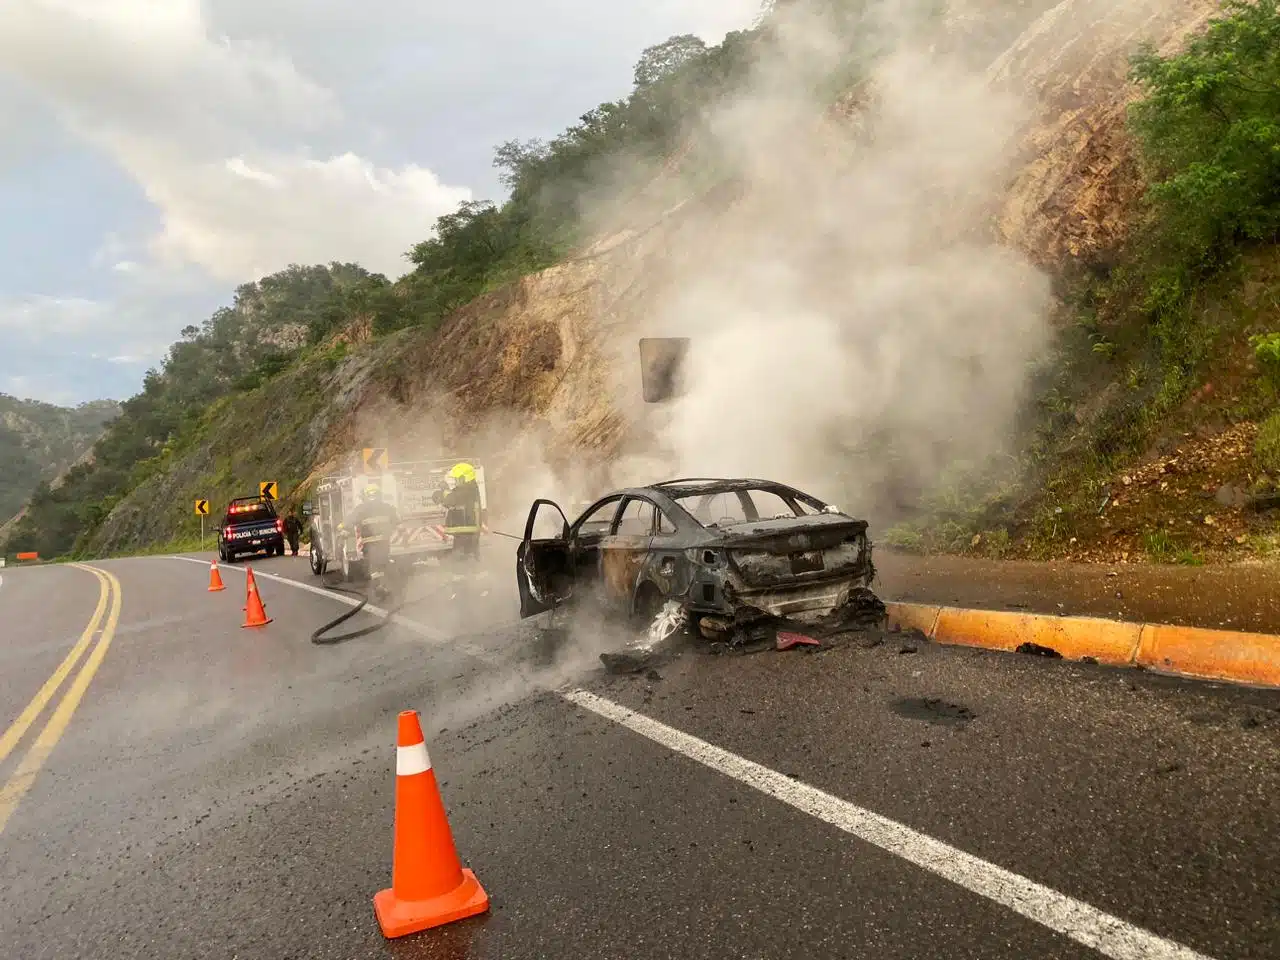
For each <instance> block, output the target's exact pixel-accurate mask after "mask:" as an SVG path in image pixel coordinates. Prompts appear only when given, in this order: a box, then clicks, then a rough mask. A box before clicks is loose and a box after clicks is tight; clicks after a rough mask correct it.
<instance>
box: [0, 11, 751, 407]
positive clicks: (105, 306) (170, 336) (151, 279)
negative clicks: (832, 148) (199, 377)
mask: <svg viewBox="0 0 1280 960" xmlns="http://www.w3.org/2000/svg"><path fill="white" fill-rule="evenodd" d="M759 7H760V0H694V2H691V0H609V2H608V3H600V2H599V0H534V2H528V0H523V2H520V0H470V2H468V3H462V4H447V5H441V4H435V3H423V2H421V0H203V2H201V0H4V2H3V3H2V4H0V250H3V251H4V255H3V256H0V392H3V393H9V394H13V395H16V396H20V397H29V398H32V399H38V400H44V401H47V402H51V403H59V404H75V403H81V402H85V401H89V400H95V399H100V398H104V397H109V398H112V399H124V398H125V397H128V396H130V395H132V394H134V393H136V392H137V390H138V389H139V388H140V386H141V382H142V377H143V375H144V373H145V372H146V370H147V369H148V368H150V367H154V366H157V365H158V364H159V363H160V362H161V361H162V360H163V358H164V355H165V352H166V351H167V349H168V346H169V344H171V343H172V342H173V341H174V340H176V339H177V338H178V331H179V330H181V329H182V328H183V327H184V326H186V325H187V324H190V323H195V324H199V323H200V322H201V321H202V320H203V319H205V318H206V317H207V316H209V314H210V313H212V312H213V311H214V309H216V308H217V307H218V306H220V305H223V304H226V303H229V302H230V301H231V296H232V293H233V291H234V289H235V287H236V286H237V285H238V284H240V283H243V282H245V281H248V280H253V279H256V278H257V277H260V276H263V275H265V274H268V273H272V272H274V271H276V270H279V269H281V268H283V267H286V266H288V265H289V264H290V263H327V262H329V261H332V260H341V261H356V262H358V263H361V264H362V265H364V266H365V267H368V268H369V269H372V270H375V271H378V272H382V273H385V274H387V275H388V276H390V277H393V278H394V277H398V276H400V275H401V274H403V273H404V272H406V270H407V269H408V266H409V264H408V262H407V261H406V260H405V259H404V253H405V251H407V250H408V249H409V248H410V247H412V246H413V245H414V244H415V243H417V242H418V241H420V240H423V239H425V238H426V237H427V236H428V235H429V233H430V230H431V227H432V225H433V224H434V222H435V218H436V217H438V216H439V215H441V214H442V213H447V212H449V211H450V210H452V209H454V208H455V207H456V206H457V205H458V203H460V202H461V201H463V200H468V199H489V198H499V199H500V198H501V188H500V186H499V184H498V181H497V177H496V176H495V171H494V170H493V168H492V157H493V149H494V147H496V146H497V145H498V144H500V143H502V142H504V141H506V140H510V139H521V140H524V139H529V138H532V137H550V136H554V135H555V134H557V133H559V132H560V131H561V130H563V129H564V128H565V127H566V126H568V125H570V124H571V123H573V122H574V121H575V120H576V119H577V118H578V117H579V116H580V115H581V114H583V113H585V112H586V111H587V110H589V109H590V108H592V107H593V106H595V105H596V104H597V103H600V102H601V101H604V100H609V99H615V98H618V97H622V96H625V95H626V94H627V93H628V92H629V90H630V86H631V74H632V67H633V65H634V64H635V62H636V60H637V59H638V58H639V56H640V53H641V52H642V51H643V50H644V48H645V47H647V46H650V45H652V44H654V43H658V42H661V41H662V40H664V39H666V38H667V37H669V36H672V35H674V34H679V33H696V34H698V35H699V36H701V37H702V38H703V39H705V40H707V41H708V42H709V43H716V42H719V40H720V39H721V38H722V37H723V36H724V34H725V32H726V31H729V30H735V29H742V28H745V27H747V26H749V25H750V23H751V21H752V20H753V19H754V17H755V15H756V13H757V11H758V10H759ZM606 9H607V11H608V12H607V13H606V12H605V10H606Z"/></svg>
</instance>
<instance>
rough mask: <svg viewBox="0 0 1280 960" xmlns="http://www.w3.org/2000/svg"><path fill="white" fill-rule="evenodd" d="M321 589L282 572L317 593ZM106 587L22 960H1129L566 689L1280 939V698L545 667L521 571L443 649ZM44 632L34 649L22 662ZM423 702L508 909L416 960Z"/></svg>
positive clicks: (465, 614)
mask: <svg viewBox="0 0 1280 960" xmlns="http://www.w3.org/2000/svg"><path fill="white" fill-rule="evenodd" d="M304 563H305V561H303V560H300V559H299V560H293V559H292V558H283V559H277V560H272V561H267V562H263V563H261V564H259V565H255V570H256V571H257V572H259V573H263V574H270V575H271V576H282V577H286V578H295V579H299V580H304V581H305V580H309V579H310V578H309V576H308V575H306V574H304V573H303V565H304ZM502 565H503V564H502V562H501V561H499V562H498V563H497V564H496V566H497V567H498V569H499V571H500V569H501V567H502ZM96 566H99V567H101V568H102V569H105V570H109V571H111V572H113V573H115V574H116V576H118V577H119V579H120V582H121V584H122V595H123V600H124V602H123V615H122V617H121V620H120V625H119V628H118V631H117V638H116V640H115V642H114V645H113V646H112V648H111V650H110V652H109V655H108V656H107V657H106V658H105V660H104V661H103V664H102V666H101V669H100V670H99V672H98V674H97V675H96V677H95V678H94V680H93V682H92V684H91V685H90V687H89V689H88V692H87V693H86V696H85V699H84V701H83V703H82V704H81V706H80V709H79V710H78V711H77V713H76V715H75V717H74V719H73V721H72V723H71V724H70V726H69V728H68V731H67V733H66V734H65V736H64V737H63V738H62V740H61V742H60V743H59V744H58V746H57V748H56V750H55V751H54V752H53V754H52V755H51V756H50V758H49V761H48V763H47V765H46V767H45V769H44V770H43V771H42V773H41V776H40V777H39V778H38V780H37V782H36V784H35V785H34V786H33V788H32V790H31V792H30V794H29V795H28V797H27V798H26V799H25V800H24V801H23V803H22V805H21V806H20V807H19V809H18V810H17V811H16V813H15V814H14V816H13V819H12V820H11V822H10V824H9V826H8V828H7V829H6V830H5V832H4V833H3V834H0V851H3V857H2V859H0V946H4V947H6V949H5V950H4V951H3V952H4V954H5V955H13V956H21V957H82V956H83V957H91V956H100V955H106V954H108V953H109V954H110V955H112V956H116V957H162V956H163V957H227V956H237V955H238V956H243V957H308V958H324V957H335V958H338V957H342V958H354V957H384V956H390V957H419V956H422V957H436V956H439V957H538V956H565V957H569V956H591V957H638V958H646V957H671V956H682V957H683V956H688V957H730V956H732V957H766V956H767V957H828V956H836V957H841V956H847V957H922V956H947V957H969V956H973V957H979V956H981V957H1023V956H1036V957H1088V956H1099V955H1100V954H1099V953H1096V952H1094V951H1091V950H1088V949H1086V948H1085V947H1083V946H1081V945H1079V944H1078V943H1074V942H1072V941H1070V940H1069V939H1067V938H1065V937H1063V936H1062V935H1060V934H1056V933H1052V932H1050V931H1049V930H1048V929H1046V928H1045V927H1044V926H1043V925H1041V924H1039V923H1036V922H1033V921H1032V920H1029V919H1027V918H1026V917H1024V916H1019V915H1018V914H1016V913H1014V912H1012V911H1011V910H1009V909H1007V908H1006V907H1004V906H1000V905H998V904H996V903H993V902H991V900H990V899H988V898H986V897H983V896H981V895H979V894H976V893H974V892H972V891H971V890H968V889H965V888H963V887H962V886H958V885H956V884H954V883H951V882H948V881H947V880H944V879H942V878H940V877H939V876H937V875H936V874H935V873H933V872H930V871H928V870H924V869H921V868H920V867H918V866H915V865H913V864H911V863H908V862H906V861H905V860H903V859H902V858H901V857H899V856H895V855H893V854H891V853H888V852H886V851H884V850H882V849H879V848H877V847H875V846H872V845H870V844H868V843H865V842H864V841H862V840H860V839H857V838H855V837H854V836H850V835H849V834H848V833H846V832H842V831H841V830H840V829H838V828H837V827H835V826H832V825H831V824H830V823H827V822H824V821H822V820H821V819H818V818H815V817H814V816H811V815H809V814H806V813H803V812H801V811H799V810H797V809H795V808H794V807H792V806H788V805H786V804H784V803H782V802H780V801H779V800H777V799H774V798H772V797H770V796H766V795H765V794H764V793H762V792H761V791H760V790H759V789H756V788H754V787H752V786H750V785H748V784H746V783H743V782H740V781H739V780H735V779H733V778H732V777H728V776H725V775H724V774H723V773H719V772H716V771H714V770H712V769H709V768H708V767H707V766H706V765H705V764H704V763H700V762H697V761H696V760H694V759H690V758H689V757H688V756H684V755H681V754H680V753H679V752H677V751H673V750H672V749H670V748H669V747H667V746H663V745H662V744H660V743H657V742H654V740H652V739H649V738H647V737H646V736H642V735H638V734H637V733H636V732H633V731H632V730H629V729H624V728H623V727H622V726H619V725H618V724H617V723H614V722H611V721H609V720H607V719H604V718H602V717H600V716H598V715H596V714H594V713H591V712H589V711H586V710H584V709H582V708H581V707H580V706H578V705H576V704H573V703H570V702H567V701H566V700H565V699H564V698H562V697H560V696H557V695H555V694H552V693H546V692H541V691H540V689H539V686H540V685H541V684H546V683H553V682H556V683H558V682H560V681H564V680H566V679H575V678H576V679H577V680H578V681H579V682H580V683H581V684H583V685H585V687H586V688H587V689H589V690H591V691H593V692H594V693H596V694H599V695H601V696H603V697H605V698H607V699H608V701H609V702H610V703H616V704H620V705H624V706H627V707H630V708H632V709H634V710H636V711H638V713H639V714H640V715H642V716H644V717H652V718H655V719H656V720H658V721H661V722H663V723H665V724H667V725H669V726H670V727H672V728H675V729H677V730H681V731H685V732H687V733H690V734H693V735H695V736H697V737H699V738H702V740H704V741H706V742H707V743H708V744H712V745H717V746H719V747H722V748H725V749H727V750H730V751H733V752H734V753H735V754H737V755H739V756H741V757H743V758H747V759H749V760H753V761H757V762H758V763H760V764H763V765H764V766H766V767H768V768H769V769H770V770H773V771H777V772H778V773H781V774H787V775H791V776H794V777H795V778H796V782H797V783H799V784H812V785H814V786H817V787H820V788H822V789H823V790H826V791H828V792H829V793H831V794H832V795H834V797H837V798H841V799H843V800H845V801H850V802H852V803H854V804H859V805H861V806H862V807H864V808H866V809H868V810H871V811H875V812H878V813H881V814H884V815H887V816H890V817H893V818H895V819H897V820H899V821H901V822H902V823H904V824H907V825H909V826H911V827H914V828H915V829H917V830H919V831H922V832H924V833H926V834H928V835H929V836H930V837H935V838H937V839H939V840H942V841H944V842H946V843H949V844H952V845H954V846H955V847H957V848H959V849H960V850H964V851H967V852H968V853H971V854H974V855H975V856H977V857H981V858H983V859H984V860H986V861H988V862H990V863H994V864H998V865H1000V866H1002V867H1005V868H1008V869H1009V870H1012V871H1016V872H1017V873H1018V874H1020V875H1022V876H1024V877H1028V878H1030V879H1032V880H1035V881H1039V882H1040V883H1042V884H1046V885H1048V886H1049V887H1052V888H1053V889H1054V890H1057V891H1060V892H1061V893H1064V894H1067V895H1069V896H1072V897H1076V898H1078V899H1079V900H1081V901H1083V902H1084V903H1087V904H1092V905H1093V906H1095V907H1097V908H1099V909H1101V910H1104V911H1107V912H1108V913H1110V914H1112V915H1114V916H1116V917H1118V918H1120V919H1121V920H1123V921H1128V922H1130V923H1133V924H1138V925H1141V926H1143V927H1146V928H1148V929H1150V930H1152V931H1154V932H1155V933H1157V934H1160V935H1162V936H1164V937H1170V938H1173V940H1175V941H1177V942H1178V943H1182V944H1186V945H1187V946H1189V947H1192V948H1194V949H1196V950H1198V951H1201V952H1202V953H1203V954H1204V955H1207V956H1213V957H1218V958H1226V957H1270V956H1275V955H1276V946H1277V944H1280V924H1278V921H1277V917H1280V902H1278V901H1277V892H1276V891H1277V890H1280V805H1278V800H1277V798H1280V697H1277V696H1276V695H1274V694H1269V693H1259V692H1251V691H1240V690H1234V689H1227V688H1215V687H1212V686H1209V685H1197V684H1186V683H1173V682H1169V681H1165V680H1160V679H1159V678H1152V677H1146V676H1143V675H1141V674H1137V673H1133V672H1126V673H1120V672H1114V671H1107V670H1103V669H1099V668H1089V667H1084V666H1078V665H1063V664H1060V663H1049V662H1041V661H1037V660H1033V659H1027V658H1019V657H1007V656H999V655H992V654H985V653H982V652H978V651H967V650H952V649H946V648H940V647H932V646H928V645H922V646H917V647H916V650H915V652H914V653H903V652H900V651H901V650H902V649H904V647H905V645H904V644H902V643H900V642H897V641H894V642H891V643H889V644H885V645H882V646H879V647H876V648H874V649H861V648H860V647H858V646H857V645H853V644H851V645H848V646H846V647H843V648H841V649H837V650H831V651H829V652H825V653H823V654H821V655H810V654H805V653H796V652H793V653H790V654H774V653H768V654H761V655H759V656H754V657H711V656H705V655H700V654H687V655H685V656H684V657H683V658H681V659H680V660H679V661H677V662H676V663H674V664H671V665H669V666H666V667H663V668H662V669H661V670H660V671H658V673H657V674H654V675H651V676H648V677H645V676H641V677H637V678H607V677H603V676H600V675H599V674H598V673H597V672H595V671H594V670H593V668H592V666H591V661H592V658H593V653H594V651H593V650H592V649H591V646H590V642H589V640H590V638H587V640H588V643H587V645H586V646H585V647H584V648H583V649H581V650H578V651H576V652H575V654H574V655H573V656H572V657H570V658H569V659H568V661H567V662H564V663H560V664H558V665H556V666H555V667H554V668H553V669H546V668H545V662H544V661H539V662H543V663H544V667H543V669H539V668H538V666H537V665H536V663H535V662H533V661H534V660H536V659H537V658H534V657H532V655H531V654H530V651H531V650H532V649H533V648H532V637H531V636H530V634H529V630H528V628H527V627H525V628H521V629H514V628H512V627H510V626H509V621H510V619H511V616H512V613H513V608H512V602H511V596H510V587H509V585H504V582H503V581H502V579H501V578H500V577H498V576H497V575H496V574H495V576H494V577H491V578H490V579H489V580H488V581H481V582H478V583H466V582H464V583H461V584H458V583H454V582H453V581H452V580H449V581H443V580H441V581H438V582H437V583H436V584H435V585H434V586H433V585H431V584H422V585H419V586H418V587H417V588H416V592H415V595H416V598H417V603H416V604H413V605H411V606H410V607H409V608H406V613H408V614H409V615H412V616H413V617H414V618H415V619H417V620H419V621H420V622H421V623H423V624H425V627H424V628H422V629H411V628H407V627H399V626H397V627H391V628H388V629H387V630H386V631H384V632H382V633H379V634H376V635H374V636H373V637H371V638H365V639H362V640H357V641H353V642H352V643H350V644H344V645H341V646H338V647H334V648H317V647H314V646H312V645H311V644H310V643H309V642H308V641H307V636H308V635H309V633H310V631H311V630H312V629H313V628H314V627H315V626H317V625H318V624H319V622H321V621H322V620H324V619H328V618H329V617H331V616H333V615H335V614H336V613H337V612H339V611H341V610H343V609H345V607H344V606H343V605H342V604H341V603H340V602H339V601H336V600H333V599H327V598H322V597H318V596H315V595H314V594H312V593H309V592H306V591H303V590H299V589H296V588H294V587H292V586H289V585H286V584H283V583H279V582H277V581H275V580H273V579H269V578H268V577H267V576H264V577H261V578H260V580H259V584H260V587H261V589H262V594H263V597H264V600H265V602H266V604H267V609H268V613H269V614H270V615H271V616H272V617H273V618H275V622H273V623H272V624H271V625H269V626H268V627H267V628H265V629H264V630H262V631H249V630H242V629H240V627H239V623H240V621H241V618H242V613H241V610H240V607H241V606H242V604H243V599H244V593H243V584H244V581H243V576H242V574H241V572H240V568H239V567H238V566H237V567H235V568H227V567H223V577H224V580H225V581H226V583H227V586H228V590H227V591H226V592H225V593H222V594H213V595H210V594H208V593H206V592H204V587H205V585H206V584H207V577H208V573H207V568H206V567H204V566H202V565H199V564H194V563H185V562H181V561H177V560H169V559H164V558H149V559H139V560H132V561H122V562H118V563H117V562H113V563H104V564H97V565H96ZM40 578H47V579H46V582H41V583H38V582H37V581H39V580H40ZM54 578H57V580H56V582H55V580H54ZM18 579H21V580H29V581H30V583H29V584H27V585H25V586H23V587H22V589H24V590H27V591H32V592H33V593H32V594H29V595H33V594H34V592H44V593H46V595H48V596H49V597H50V599H53V600H56V601H57V605H58V606H60V607H62V608H65V609H66V611H67V620H66V621H65V622H64V621H61V620H59V621H58V622H57V623H56V624H54V623H52V622H51V623H50V624H49V626H48V627H45V626H44V625H43V623H42V621H40V620H39V619H38V618H32V617H29V616H26V617H24V618H23V619H22V620H21V621H20V622H21V623H22V626H23V630H22V631H20V632H21V633H22V634H23V636H24V639H23V640H22V641H21V643H22V644H25V645H26V648H27V649H28V650H31V651H33V652H32V653H31V656H34V657H43V659H42V660H40V661H39V666H38V667H37V666H31V667H30V668H29V669H28V670H27V671H26V672H25V673H24V677H25V679H24V681H23V683H24V684H25V685H26V687H28V688H30V689H32V691H34V687H36V686H38V685H39V683H41V682H42V681H43V677H42V675H41V674H40V670H41V669H44V668H45V667H47V668H48V671H52V669H53V668H54V667H55V666H56V665H57V664H56V661H57V654H56V652H54V651H55V650H56V649H62V647H60V646H59V644H62V645H63V646H65V647H69V646H70V645H71V644H73V643H74V642H75V638H76V628H75V623H76V620H75V617H74V616H72V610H73V609H74V610H75V611H76V613H77V614H78V615H79V616H80V620H81V621H87V620H88V618H89V617H90V615H91V614H92V613H93V607H94V603H95V602H96V600H97V597H96V594H95V591H96V590H97V585H96V582H95V580H94V579H93V578H92V576H90V575H89V574H86V573H84V572H81V571H76V570H65V569H63V568H41V569H36V570H26V571H21V578H18ZM18 579H13V580H12V582H11V578H10V577H9V575H8V573H7V572H6V580H5V584H4V586H3V588H0V605H2V604H4V603H5V602H6V600H5V597H4V593H3V591H8V590H9V589H10V588H11V586H13V585H14V583H17V582H18ZM486 593H487V594H488V595H487V596H486V595H485V594H486ZM2 609H4V608H3V607H2V606H0V610H2ZM14 609H17V610H19V611H21V610H24V609H26V607H18V608H14ZM19 615H20V616H22V615H21V613H19ZM6 622H8V621H6ZM80 628H81V629H83V623H81V626H80ZM582 633H584V634H587V633H590V631H582ZM14 635H15V634H13V633H12V632H10V631H8V630H6V631H5V633H4V637H5V639H4V642H3V644H0V646H3V647H5V648H6V651H0V656H5V657H11V658H17V659H21V657H20V656H19V655H18V654H16V653H12V652H9V651H8V650H7V648H9V647H10V644H11V638H12V637H13V636H14ZM37 648H38V649H39V650H40V652H39V653H36V652H34V651H35V650H36V649H37ZM476 654H479V655H480V656H482V657H484V658H485V659H483V660H482V659H478V658H477V656H476ZM7 677H8V674H7V672H6V678H7ZM9 687H10V685H9V684H8V683H6V701H5V704H4V705H5V708H6V709H7V710H10V711H12V709H13V708H12V707H11V706H10V702H9V701H11V700H12V701H14V702H17V701H20V700H22V697H21V696H17V697H15V696H14V695H13V694H12V693H11V691H10V689H9ZM28 696H29V694H28ZM913 698H914V699H916V700H919V701H920V702H913ZM934 700H936V701H937V702H932V701H934ZM20 707H21V704H20V703H19V704H18V708H19V709H20ZM406 707H413V708H417V709H420V710H422V711H423V713H424V728H425V729H426V732H427V736H428V742H429V746H430V749H431V754H432V757H433V759H434V760H435V763H436V767H437V775H438V776H439V778H440V780H441V783H442V789H443V791H444V794H445V801H446V804H447V805H448V808H449V811H450V818H451V823H452V826H453V829H454V833H455V836H456V838H457V841H458V845H459V849H460V852H461V853H462V856H463V858H464V860H465V861H466V862H468V863H469V864H470V865H471V866H473V867H474V868H475V869H476V871H477V874H478V876H479V877H480V879H481V882H482V883H484V884H485V886H486V888H487V889H488V891H489V894H490V897H491V900H492V903H493V908H492V911H491V913H490V914H489V915H488V916H486V917H484V918H481V919H478V920H476V921H468V922H466V923H464V924H460V925H457V926H456V927H453V928H449V929H447V930H444V931H437V932H435V933H433V934H428V935H425V936H422V937H415V938H410V939H408V940H405V941H400V942H396V943H388V942H386V941H384V940H383V939H382V937H381V935H380V933H379V932H378V929H377V926H376V924H375V923H374V920H373V915H372V909H371V907H370V903H369V900H370V898H371V896H372V894H373V893H374V892H375V891H376V890H378V889H379V888H381V887H382V886H385V885H386V884H387V882H388V881H389V878H390V840H391V821H392V816H393V805H392V797H393V787H394V781H393V776H392V767H393V759H392V758H393V756H394V751H393V743H394V731H395V715H396V712H397V711H399V710H400V709H404V708H406ZM961 708H964V709H961ZM970 712H971V713H972V716H970ZM10 766H11V764H9V765H6V766H5V767H3V768H0V774H3V773H7V771H8V769H9V767H10ZM1170 955H1175V954H1170Z"/></svg>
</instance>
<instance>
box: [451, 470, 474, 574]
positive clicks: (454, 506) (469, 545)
mask: <svg viewBox="0 0 1280 960" xmlns="http://www.w3.org/2000/svg"><path fill="white" fill-rule="evenodd" d="M449 479H451V480H453V481H454V483H453V489H452V490H450V491H449V492H448V493H446V494H445V495H444V506H445V509H446V511H447V513H446V514H445V518H444V532H445V533H447V534H449V536H451V537H453V549H454V550H455V551H456V552H457V554H458V555H459V556H460V557H462V558H464V559H471V560H476V559H479V557H480V485H479V484H478V483H477V482H476V468H475V467H473V466H472V465H471V464H469V463H459V464H457V465H456V466H454V468H453V469H452V470H450V471H449Z"/></svg>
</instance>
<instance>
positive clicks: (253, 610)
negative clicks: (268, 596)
mask: <svg viewBox="0 0 1280 960" xmlns="http://www.w3.org/2000/svg"><path fill="white" fill-rule="evenodd" d="M246 574H247V575H246V576H245V581H246V583H247V586H246V588H245V589H246V590H248V594H249V595H248V599H247V600H246V601H245V605H244V612H245V618H244V623H242V624H240V626H242V627H265V626H266V625H267V624H268V623H270V622H271V618H270V617H268V616H267V611H266V608H265V607H263V606H262V598H261V597H260V596H258V581H257V580H255V579H253V567H249V568H248V570H247V571H246Z"/></svg>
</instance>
